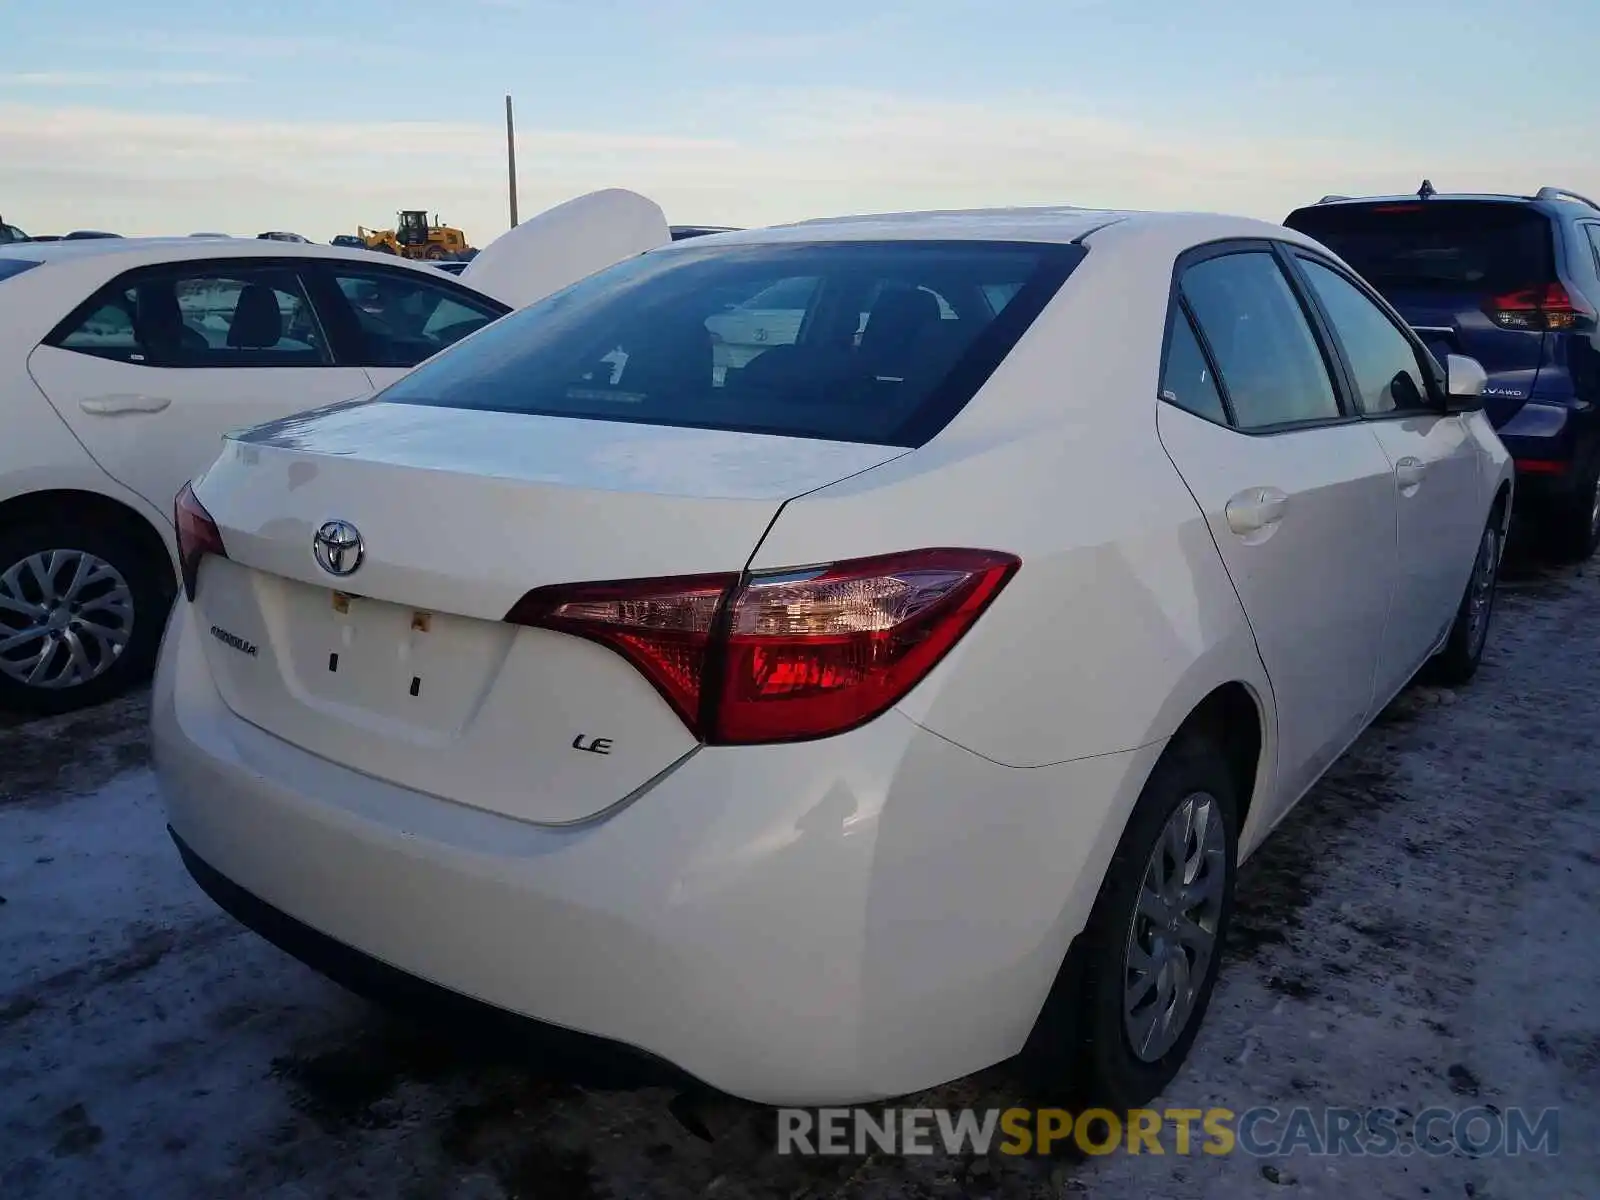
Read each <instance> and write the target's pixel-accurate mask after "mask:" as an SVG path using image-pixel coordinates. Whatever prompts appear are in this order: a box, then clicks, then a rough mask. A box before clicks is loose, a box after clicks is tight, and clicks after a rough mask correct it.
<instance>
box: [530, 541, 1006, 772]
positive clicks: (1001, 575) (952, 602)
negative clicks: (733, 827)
mask: <svg viewBox="0 0 1600 1200" xmlns="http://www.w3.org/2000/svg"><path fill="white" fill-rule="evenodd" d="M1019 565H1020V563H1019V560H1018V559H1017V558H1016V557H1015V556H1013V555H1009V554H998V553H993V552H990V551H986V550H918V551H912V552H910V553H906V554H893V555H885V556H882V557H878V558H867V559H855V560H852V561H849V562H840V563H833V564H831V565H828V566H820V567H810V568H802V569H797V570H793V571H784V572H763V573H761V574H759V575H753V576H750V577H748V578H746V579H743V580H740V579H739V578H738V577H736V576H731V575H708V576H693V577H684V578H677V579H655V580H640V581H636V582H626V583H601V584H578V585H575V586H558V587H551V588H539V589H536V590H535V591H532V592H530V593H528V595H527V596H525V597H523V599H522V600H521V601H519V602H518V603H517V605H516V606H515V607H514V608H513V609H512V610H511V612H510V613H508V614H507V617H506V619H507V620H509V621H515V622H517V623H518V624H523V625H534V626H538V627H541V628H546V629H556V630H561V631H563V632H567V633H574V634H577V635H579V636H581V637H587V638H590V639H592V640H594V641H597V642H600V643H601V644H603V645H606V646H609V647H611V648H612V649H614V650H616V651H617V652H619V653H620V654H622V655H624V656H625V657H626V658H627V659H628V660H629V661H631V662H632V663H633V664H634V665H635V666H636V667H637V668H638V669H639V670H640V671H641V672H642V673H643V674H644V675H645V677H646V678H648V679H649V680H650V682H651V683H653V684H654V685H655V687H656V689H657V690H658V691H660V692H661V694H662V695H663V696H665V697H666V699H667V701H668V703H670V704H671V705H672V706H673V708H674V709H675V710H676V711H677V713H678V715H679V716H680V717H682V718H683V720H684V722H685V723H686V724H687V725H688V726H689V728H690V729H691V730H692V731H693V732H694V733H695V735H696V736H697V737H700V738H701V739H703V740H704V741H707V742H713V743H721V744H737V743H753V742H785V741H798V740H801V739H805V738H817V737H826V736H829V735H831V734H836V733H843V732H844V731H845V730H847V729H851V728H854V727H855V726H857V725H861V724H863V723H865V722H867V721H870V720H871V719H872V718H874V717H876V716H878V715H880V714H881V713H883V712H884V711H885V710H886V709H888V708H889V707H890V706H891V705H893V704H894V703H895V702H896V701H898V700H899V699H900V698H901V697H903V696H904V695H905V694H906V693H907V692H909V691H910V690H911V688H912V687H914V686H915V685H916V684H917V682H918V681H920V680H921V679H922V678H923V677H924V676H926V675H927V673H928V672H929V671H930V670H932V669H933V667H934V665H935V664H936V663H938V662H939V660H940V659H942V658H943V657H944V656H945V654H946V653H947V652H948V651H949V650H950V648H951V647H952V646H954V645H955V644H956V642H957V641H959V640H960V638H961V636H962V635H963V634H964V633H966V631H967V630H968V629H969V628H971V626H972V623H973V622H974V621H975V620H977V618H978V615H979V614H980V613H982V612H983V610H984V609H985V608H986V607H987V606H988V604H989V602H990V601H992V600H993V599H994V597H995V596H996V594H998V593H999V591H1000V589H1001V588H1002V587H1003V586H1005V583H1006V581H1007V580H1009V579H1010V577H1011V576H1012V574H1013V573H1014V572H1015V571H1016V570H1017V567H1018V566H1019Z"/></svg>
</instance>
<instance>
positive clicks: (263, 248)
mask: <svg viewBox="0 0 1600 1200" xmlns="http://www.w3.org/2000/svg"><path fill="white" fill-rule="evenodd" d="M0 255H3V256H5V257H7V258H26V259H31V260H32V261H35V262H43V263H65V262H83V261H85V260H88V259H95V258H105V259H113V258H115V259H120V260H122V261H120V262H118V263H116V264H115V266H116V269H117V270H127V269H129V268H132V267H137V266H141V265H144V264H146V263H168V262H188V261H192V260H200V259H209V258H230V259H236V258H302V259H303V258H328V259H342V260H344V261H346V262H360V263H366V264H368V265H371V264H372V262H373V261H374V259H375V258H376V256H375V255H373V254H372V253H371V252H370V251H367V250H357V249H354V248H348V249H347V248H345V247H342V246H323V245H321V244H319V243H317V242H280V241H274V240H270V239H260V238H254V237H247V238H242V237H151V238H93V239H84V240H82V241H71V242H69V241H59V242H20V243H16V244H13V245H6V246H0ZM378 261H381V262H384V263H390V264H393V265H396V266H399V267H401V268H404V269H409V270H417V271H426V270H427V268H426V267H425V266H423V265H422V264H420V263H417V262H413V261H411V260H409V259H404V258H399V257H394V256H385V257H384V258H382V259H380V260H378Z"/></svg>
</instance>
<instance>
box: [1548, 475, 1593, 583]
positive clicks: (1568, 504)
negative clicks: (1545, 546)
mask: <svg viewBox="0 0 1600 1200" xmlns="http://www.w3.org/2000/svg"><path fill="white" fill-rule="evenodd" d="M1551 516H1552V521H1551V525H1550V542H1551V545H1550V549H1551V551H1552V552H1553V553H1555V554H1556V555H1557V556H1558V557H1560V558H1562V559H1564V560H1565V561H1567V562H1585V561H1587V560H1588V559H1590V558H1592V557H1594V552H1595V551H1596V550H1597V549H1600V451H1596V452H1595V453H1592V454H1590V455H1589V465H1588V468H1587V469H1586V470H1585V471H1584V473H1583V475H1582V476H1581V477H1580V479H1579V481H1578V486H1577V488H1576V489H1574V491H1573V494H1572V496H1571V497H1570V498H1569V499H1567V500H1566V501H1565V502H1563V503H1562V505H1561V507H1560V508H1558V509H1557V510H1556V511H1555V512H1554V513H1553V514H1551Z"/></svg>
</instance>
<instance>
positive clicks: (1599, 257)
mask: <svg viewBox="0 0 1600 1200" xmlns="http://www.w3.org/2000/svg"><path fill="white" fill-rule="evenodd" d="M1583 228H1584V230H1585V231H1586V232H1587V233H1588V234H1589V245H1590V247H1591V248H1592V249H1593V250H1594V269H1595V270H1596V271H1597V272H1600V225H1585V226H1584V227H1583Z"/></svg>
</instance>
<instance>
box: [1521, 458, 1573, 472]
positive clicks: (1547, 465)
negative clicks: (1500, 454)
mask: <svg viewBox="0 0 1600 1200" xmlns="http://www.w3.org/2000/svg"><path fill="white" fill-rule="evenodd" d="M1516 464H1517V470H1519V471H1521V472H1523V473H1524V474H1527V475H1561V474H1564V473H1565V472H1566V469H1567V464H1566V463H1564V462H1560V461H1558V460H1556V459H1548V458H1519V459H1517V460H1516Z"/></svg>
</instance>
